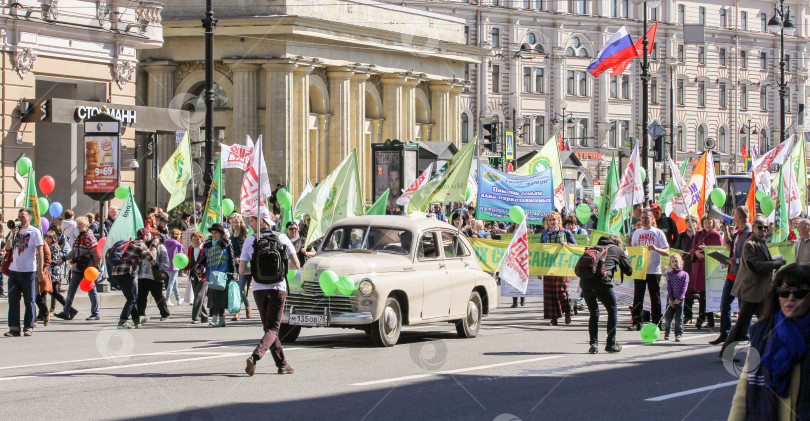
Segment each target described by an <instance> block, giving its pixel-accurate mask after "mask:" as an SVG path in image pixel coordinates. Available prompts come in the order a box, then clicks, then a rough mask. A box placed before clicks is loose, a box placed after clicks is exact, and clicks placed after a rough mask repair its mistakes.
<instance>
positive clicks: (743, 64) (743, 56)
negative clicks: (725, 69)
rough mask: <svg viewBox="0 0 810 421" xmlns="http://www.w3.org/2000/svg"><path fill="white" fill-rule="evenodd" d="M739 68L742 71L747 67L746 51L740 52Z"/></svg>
mask: <svg viewBox="0 0 810 421" xmlns="http://www.w3.org/2000/svg"><path fill="white" fill-rule="evenodd" d="M740 67H742V68H743V69H744V68H746V67H748V51H745V50H741V51H740Z"/></svg>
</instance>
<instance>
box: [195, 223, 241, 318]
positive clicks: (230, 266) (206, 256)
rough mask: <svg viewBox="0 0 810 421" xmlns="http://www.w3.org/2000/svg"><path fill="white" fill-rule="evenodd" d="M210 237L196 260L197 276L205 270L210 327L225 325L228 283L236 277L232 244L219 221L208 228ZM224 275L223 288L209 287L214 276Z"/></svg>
mask: <svg viewBox="0 0 810 421" xmlns="http://www.w3.org/2000/svg"><path fill="white" fill-rule="evenodd" d="M208 232H210V233H211V238H209V239H208V240H206V241H205V244H203V252H202V257H200V260H199V261H198V262H197V265H196V268H195V271H196V272H197V276H200V275H202V273H203V272H205V278H206V279H207V280H208V314H210V315H211V323H210V324H209V325H210V326H211V327H225V308H227V307H228V283H230V282H231V281H234V280H235V279H236V259H235V258H234V255H233V245H231V242H230V240H228V239H227V238H225V227H223V226H222V224H220V223H219V222H217V223H215V224H214V225H212V226H211V228H208ZM215 276H217V277H220V276H226V277H227V281H226V282H225V289H223V290H214V289H211V282H214V277H215Z"/></svg>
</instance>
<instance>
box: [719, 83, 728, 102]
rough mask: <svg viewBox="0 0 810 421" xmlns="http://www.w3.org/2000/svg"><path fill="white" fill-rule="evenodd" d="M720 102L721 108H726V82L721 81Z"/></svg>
mask: <svg viewBox="0 0 810 421" xmlns="http://www.w3.org/2000/svg"><path fill="white" fill-rule="evenodd" d="M719 102H720V108H726V82H720V92H719Z"/></svg>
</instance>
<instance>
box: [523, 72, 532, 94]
mask: <svg viewBox="0 0 810 421" xmlns="http://www.w3.org/2000/svg"><path fill="white" fill-rule="evenodd" d="M531 91H532V68H531V67H524V68H523V92H531Z"/></svg>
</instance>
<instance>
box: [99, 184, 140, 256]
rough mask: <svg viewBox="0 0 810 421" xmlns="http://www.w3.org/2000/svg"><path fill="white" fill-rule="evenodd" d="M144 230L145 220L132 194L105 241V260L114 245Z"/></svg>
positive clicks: (125, 202)
mask: <svg viewBox="0 0 810 421" xmlns="http://www.w3.org/2000/svg"><path fill="white" fill-rule="evenodd" d="M141 228H143V218H142V217H141V211H140V210H138V205H136V204H135V198H134V197H133V196H132V193H130V194H129V196H128V197H127V198H126V199H125V200H124V204H123V205H122V206H121V210H120V211H118V216H117V217H116V218H115V221H114V222H113V224H112V226H111V227H110V231H109V232H108V233H107V239H106V240H104V250H103V251H102V253H101V257H102V258H103V257H104V256H105V255H106V254H107V250H109V249H110V248H111V247H112V246H113V244H115V243H117V242H118V241H122V240H130V239H132V238H133V237H135V236H136V234H137V231H138V230H139V229H141Z"/></svg>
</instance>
